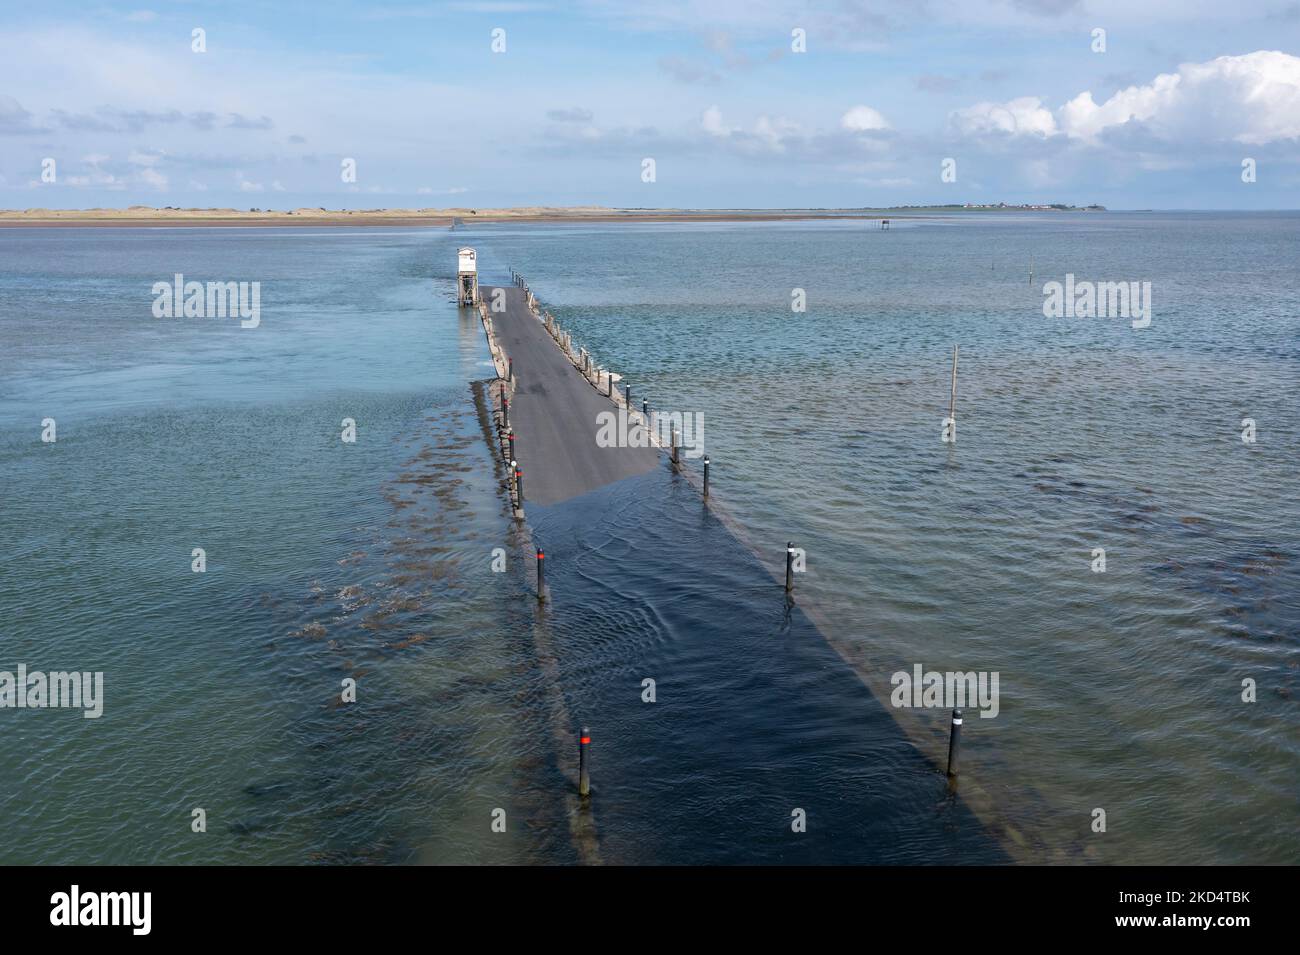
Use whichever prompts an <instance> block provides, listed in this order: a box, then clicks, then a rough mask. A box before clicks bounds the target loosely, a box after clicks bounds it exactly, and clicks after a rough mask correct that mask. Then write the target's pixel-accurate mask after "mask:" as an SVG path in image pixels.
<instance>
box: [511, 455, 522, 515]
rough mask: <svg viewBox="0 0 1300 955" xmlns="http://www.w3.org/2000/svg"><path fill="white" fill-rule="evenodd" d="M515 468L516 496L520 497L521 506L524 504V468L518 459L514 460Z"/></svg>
mask: <svg viewBox="0 0 1300 955" xmlns="http://www.w3.org/2000/svg"><path fill="white" fill-rule="evenodd" d="M512 464H513V465H514V469H515V496H516V497H518V498H519V506H520V507H523V506H524V469H523V468H521V467H520V466H519V462H518V461H514V462H512Z"/></svg>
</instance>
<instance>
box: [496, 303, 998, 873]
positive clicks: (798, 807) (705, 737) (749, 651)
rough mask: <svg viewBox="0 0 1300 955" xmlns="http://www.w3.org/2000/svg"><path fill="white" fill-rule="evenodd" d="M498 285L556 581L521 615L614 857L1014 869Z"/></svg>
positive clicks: (754, 562) (689, 490) (793, 609)
mask: <svg viewBox="0 0 1300 955" xmlns="http://www.w3.org/2000/svg"><path fill="white" fill-rule="evenodd" d="M492 291H493V289H492V288H484V289H483V294H484V296H485V299H486V300H487V301H489V302H490V301H491V295H492ZM503 291H504V292H505V295H506V302H507V309H506V311H505V312H503V313H502V312H498V313H494V314H493V316H492V318H493V327H494V329H495V333H496V336H497V340H498V342H499V343H500V344H501V346H502V347H503V348H504V349H505V352H506V354H507V355H508V356H509V357H511V358H513V359H514V368H515V375H516V377H517V379H518V385H517V390H516V393H515V400H514V402H513V403H512V405H511V423H512V424H513V426H514V428H515V433H516V441H515V444H516V452H517V456H518V458H519V460H520V462H521V465H522V467H523V470H524V474H525V490H524V495H525V509H526V512H527V515H528V522H529V525H530V527H531V529H532V531H533V541H534V542H535V543H536V544H537V546H538V547H539V548H542V549H544V550H545V551H546V554H547V565H548V584H549V589H550V600H548V601H547V603H546V605H545V606H544V607H543V608H539V607H538V605H537V604H536V603H535V601H533V600H531V599H529V600H528V601H527V606H526V607H517V608H512V611H511V612H514V613H518V614H519V615H520V619H521V622H523V621H524V620H529V621H531V624H532V626H534V627H537V628H540V630H539V632H540V633H541V634H543V636H544V640H545V643H546V645H547V646H548V647H550V648H551V650H550V651H548V653H553V654H554V657H555V660H554V665H555V666H556V668H557V671H556V678H557V680H558V684H559V686H560V688H561V692H562V693H563V695H564V697H565V709H566V710H567V712H568V714H569V716H568V719H570V720H572V721H573V723H574V725H572V726H570V727H567V730H568V732H570V733H576V731H577V729H578V727H579V726H583V725H585V726H589V727H590V728H591V731H592V737H593V744H592V745H593V753H592V773H593V776H592V796H591V801H590V804H589V809H590V811H591V812H592V813H593V816H592V818H593V819H594V825H595V828H596V830H597V831H598V833H599V841H600V846H601V849H600V851H601V854H602V857H603V858H604V859H605V860H606V861H610V862H615V863H623V864H636V863H658V864H673V865H679V864H749V863H780V864H791V863H802V864H811V863H819V864H825V863H835V864H863V863H867V864H881V863H894V864H898V863H903V864H917V863H943V862H946V863H962V862H964V863H999V862H1005V861H1007V856H1006V855H1005V854H1004V852H1003V850H1002V849H1001V847H1000V846H999V844H998V842H997V841H996V838H995V837H994V836H993V834H992V833H990V832H988V831H987V830H985V829H984V827H983V826H982V825H981V824H980V822H979V820H978V819H977V818H976V817H975V816H974V815H973V814H972V813H971V811H970V809H969V808H968V807H967V806H966V805H965V803H964V802H963V801H962V800H961V799H960V797H958V796H956V795H955V794H954V793H952V792H951V791H949V789H948V785H947V780H946V779H945V777H944V776H943V774H942V772H941V771H939V770H938V768H937V767H935V766H933V765H932V764H931V763H929V762H928V761H927V760H926V759H925V758H924V756H923V755H922V754H921V753H920V752H918V751H917V750H916V748H915V747H914V746H913V745H912V744H911V743H910V742H909V741H908V740H907V738H906V737H905V736H904V734H903V732H902V731H901V729H900V728H899V726H898V725H897V723H896V722H895V721H894V718H893V716H892V715H891V714H890V713H889V712H888V710H887V709H886V708H885V707H884V706H882V705H881V704H880V702H878V701H877V700H876V699H875V698H874V697H873V696H872V694H871V693H870V691H869V690H868V689H867V688H866V686H865V685H864V684H863V683H862V681H861V680H860V679H859V678H858V676H857V675H856V674H855V673H854V672H853V670H852V669H850V668H849V667H848V666H846V665H845V664H844V662H843V661H842V660H841V659H840V658H839V657H838V656H837V654H836V653H835V652H834V651H833V650H832V649H831V647H830V645H829V644H828V643H827V642H826V640H825V638H824V637H823V636H822V635H821V633H820V632H819V631H818V629H817V627H816V625H815V624H813V623H812V621H811V620H809V619H808V618H807V617H806V616H804V614H803V612H802V611H801V610H800V609H799V607H798V606H797V605H794V606H790V605H788V604H787V602H786V600H785V595H784V592H783V591H782V589H781V587H780V585H779V584H777V583H775V582H774V581H773V579H772V578H771V576H770V575H769V574H768V572H767V571H766V570H765V569H764V568H763V566H762V564H761V563H760V562H759V560H758V559H757V557H756V556H755V555H754V554H752V553H750V551H749V550H748V548H746V547H745V545H743V544H742V543H741V542H740V541H739V540H737V539H736V538H735V537H734V536H733V535H732V534H731V533H730V532H729V531H728V530H727V529H726V527H725V526H724V525H723V523H722V522H721V521H719V520H718V519H717V518H716V517H714V516H713V514H712V513H711V511H710V509H709V507H708V506H707V505H706V504H705V503H704V502H703V501H702V500H701V498H700V496H699V494H698V492H697V491H696V489H695V488H694V487H693V486H692V485H690V484H689V483H688V482H687V481H685V480H684V479H683V478H682V477H681V476H679V475H676V474H674V473H673V472H671V471H670V469H669V468H668V467H667V465H666V462H664V461H663V460H662V459H661V458H660V456H659V455H660V452H658V451H656V450H654V449H652V448H601V447H598V446H597V445H596V440H595V434H596V430H597V415H598V414H600V413H601V412H606V411H610V410H613V408H614V406H613V405H612V404H611V403H610V402H609V400H608V399H606V398H604V397H603V396H602V395H600V394H599V393H597V391H596V390H595V389H594V388H593V387H592V386H591V385H590V384H589V383H588V382H587V381H586V380H585V379H584V378H583V376H582V375H581V374H580V373H579V372H578V371H577V370H576V369H575V368H574V367H573V365H572V364H570V363H569V362H568V361H567V360H566V359H565V358H564V357H563V356H562V354H561V353H560V350H559V348H557V347H556V345H555V342H554V341H553V340H552V339H551V337H550V335H549V333H548V332H547V331H546V329H545V326H544V325H543V324H542V323H541V322H539V321H538V320H537V319H536V318H535V317H534V316H533V315H532V313H531V312H530V311H529V310H528V308H527V306H526V304H525V300H524V292H523V290H522V289H517V288H513V287H503ZM657 465H660V466H658V467H657ZM648 686H653V687H654V692H653V694H652V695H651V694H649V693H648V691H647V689H646V688H647V687H648ZM933 719H935V720H938V721H944V720H946V719H947V713H946V712H944V713H936V714H933ZM564 756H565V757H567V756H570V754H564ZM562 758H564V757H562Z"/></svg>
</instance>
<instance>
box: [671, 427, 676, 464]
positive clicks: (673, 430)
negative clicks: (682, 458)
mask: <svg viewBox="0 0 1300 955" xmlns="http://www.w3.org/2000/svg"><path fill="white" fill-rule="evenodd" d="M671 430H672V438H671V440H672V448H673V451H672V462H673V467H674V468H675V467H677V429H676V428H672V429H671Z"/></svg>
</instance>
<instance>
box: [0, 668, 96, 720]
mask: <svg viewBox="0 0 1300 955" xmlns="http://www.w3.org/2000/svg"><path fill="white" fill-rule="evenodd" d="M4 709H16V710H44V709H70V710H82V711H83V712H82V714H81V715H82V716H84V717H85V718H86V719H88V720H94V719H99V717H101V716H103V715H104V671H102V670H96V671H95V672H94V673H91V672H90V671H86V672H84V673H80V672H77V671H75V670H74V671H72V672H71V673H69V672H65V671H63V670H54V671H51V672H50V673H48V674H47V673H45V672H43V671H41V670H31V671H29V670H28V669H27V664H25V663H20V664H18V672H17V673H16V674H15V673H12V672H10V671H8V670H0V710H4Z"/></svg>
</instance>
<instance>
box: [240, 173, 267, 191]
mask: <svg viewBox="0 0 1300 955" xmlns="http://www.w3.org/2000/svg"><path fill="white" fill-rule="evenodd" d="M235 181H236V182H238V183H239V191H240V192H261V191H262V189H263V186H262V184H261V183H260V182H250V181H249V180H247V179H245V178H244V171H243V170H242V169H241V170H239V171H237V172H236V173H235Z"/></svg>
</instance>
